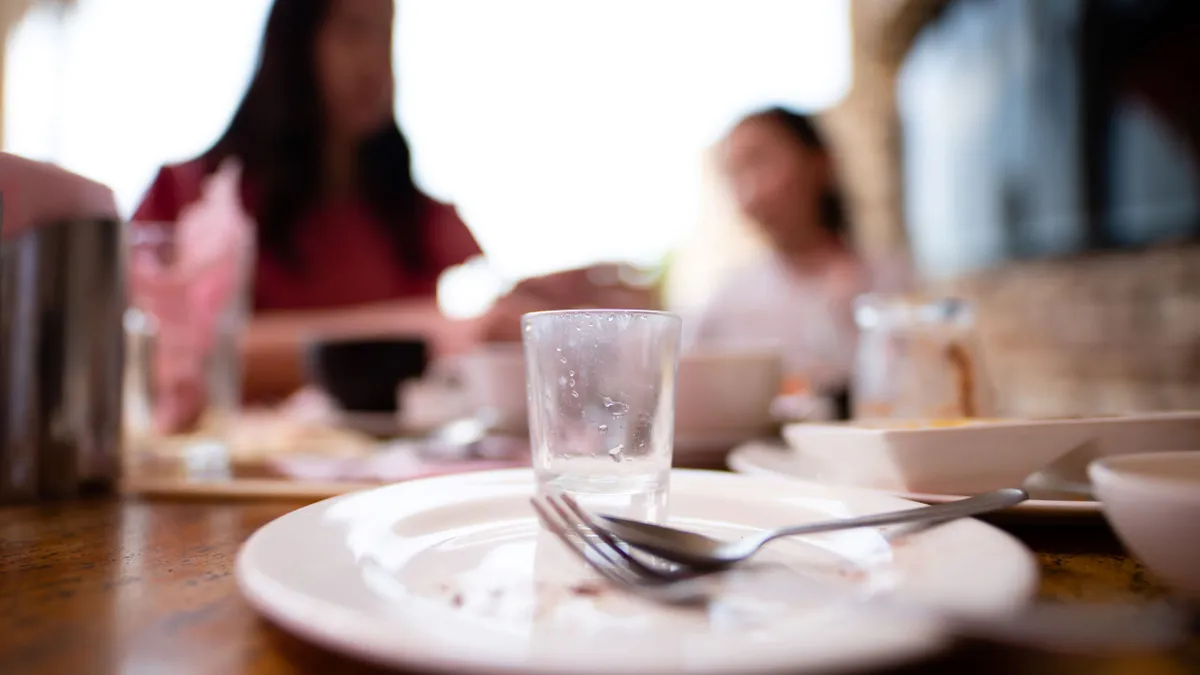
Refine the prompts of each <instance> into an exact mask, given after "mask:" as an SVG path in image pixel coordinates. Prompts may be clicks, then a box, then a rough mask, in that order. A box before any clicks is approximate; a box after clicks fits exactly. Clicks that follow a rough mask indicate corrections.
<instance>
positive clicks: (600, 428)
mask: <svg viewBox="0 0 1200 675" xmlns="http://www.w3.org/2000/svg"><path fill="white" fill-rule="evenodd" d="M596 428H597V429H599V430H600V431H608V425H607V424H601V425H600V426H599V427H596Z"/></svg>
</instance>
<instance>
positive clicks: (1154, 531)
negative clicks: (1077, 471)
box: [1088, 450, 1200, 598]
mask: <svg viewBox="0 0 1200 675" xmlns="http://www.w3.org/2000/svg"><path fill="white" fill-rule="evenodd" d="M1088 475H1089V476H1090V477H1091V480H1092V485H1093V486H1094V489H1095V491H1096V495H1097V496H1098V497H1099V498H1100V502H1101V503H1102V504H1103V506H1104V515H1105V516H1106V517H1107V518H1108V521H1109V523H1111V524H1112V526H1113V529H1114V530H1116V532H1117V536H1119V537H1120V538H1121V541H1123V542H1124V543H1125V545H1126V546H1127V547H1129V549H1130V550H1131V551H1133V554H1134V555H1136V556H1137V557H1138V558H1140V559H1141V560H1142V562H1144V563H1145V564H1146V566H1147V567H1149V568H1150V570H1151V571H1152V572H1154V574H1156V575H1157V576H1158V577H1160V578H1161V579H1162V580H1163V581H1165V582H1167V583H1168V584H1170V585H1171V586H1174V587H1175V588H1177V589H1179V590H1180V591H1182V592H1184V593H1186V594H1188V595H1190V596H1192V597H1194V598H1200V452H1198V451H1195V450H1192V451H1184V452H1162V453H1148V454H1140V455H1126V456H1123V457H1110V458H1108V459H1102V460H1099V461H1097V462H1093V463H1092V464H1091V465H1090V466H1089V467H1088Z"/></svg>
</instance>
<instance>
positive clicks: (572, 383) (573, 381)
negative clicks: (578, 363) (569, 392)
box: [571, 377, 575, 387]
mask: <svg viewBox="0 0 1200 675" xmlns="http://www.w3.org/2000/svg"><path fill="white" fill-rule="evenodd" d="M571 386H572V387H574V386H575V378H573V377H572V378H571Z"/></svg>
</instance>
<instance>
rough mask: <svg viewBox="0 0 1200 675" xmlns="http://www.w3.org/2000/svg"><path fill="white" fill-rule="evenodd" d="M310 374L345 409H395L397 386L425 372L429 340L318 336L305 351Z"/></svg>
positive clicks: (393, 410) (383, 410)
mask: <svg viewBox="0 0 1200 675" xmlns="http://www.w3.org/2000/svg"><path fill="white" fill-rule="evenodd" d="M306 357H307V358H306V361H307V368H308V378H309V380H310V381H311V382H313V383H314V384H316V385H317V386H318V387H320V388H321V389H322V390H323V391H324V392H325V393H326V394H328V395H329V396H331V397H332V398H333V399H334V400H335V401H337V403H338V405H340V406H341V407H342V409H343V410H347V411H354V412H395V411H396V409H397V404H398V401H397V389H398V387H399V385H400V383H401V382H402V381H404V380H408V379H417V378H420V377H421V376H422V375H424V374H425V368H426V367H427V366H428V365H429V346H428V344H427V343H426V342H425V341H424V340H421V339H419V338H365V339H364V338H354V339H327V340H316V341H314V342H312V343H310V344H309V345H308V350H307V354H306Z"/></svg>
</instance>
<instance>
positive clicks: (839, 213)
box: [743, 106, 850, 237]
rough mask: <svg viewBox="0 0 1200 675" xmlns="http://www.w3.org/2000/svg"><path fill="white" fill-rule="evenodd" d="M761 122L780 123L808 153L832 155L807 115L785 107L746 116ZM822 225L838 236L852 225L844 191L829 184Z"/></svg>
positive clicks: (822, 199) (823, 201) (842, 234)
mask: <svg viewBox="0 0 1200 675" xmlns="http://www.w3.org/2000/svg"><path fill="white" fill-rule="evenodd" d="M753 120H762V121H765V122H770V123H774V124H777V125H778V126H779V128H781V129H783V130H784V131H785V132H787V134H788V135H789V136H791V137H792V138H793V139H794V140H795V141H796V142H797V143H799V144H800V145H802V146H803V147H805V148H806V149H808V150H812V151H814V152H818V153H820V154H822V155H825V156H829V155H830V151H829V146H828V144H826V142H825V137H824V136H822V135H821V131H820V130H819V129H818V128H817V125H816V123H815V122H814V121H813V119H812V118H811V117H809V116H808V115H801V114H800V113H797V112H793V111H791V110H788V109H787V108H783V107H779V106H776V107H772V108H767V109H765V110H760V111H758V112H755V113H751V114H750V115H747V116H746V118H745V120H743V121H744V122H749V121H753ZM819 208H820V218H821V220H820V222H821V225H822V226H824V227H825V229H827V230H829V232H830V233H831V234H833V235H835V236H838V237H842V236H845V235H846V233H847V230H848V229H849V226H850V223H849V221H848V219H847V217H846V207H845V202H844V201H843V200H842V193H841V190H839V189H838V188H837V186H836V185H830V186H829V187H827V188H826V189H825V192H824V193H822V194H821V204H820V207H819Z"/></svg>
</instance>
